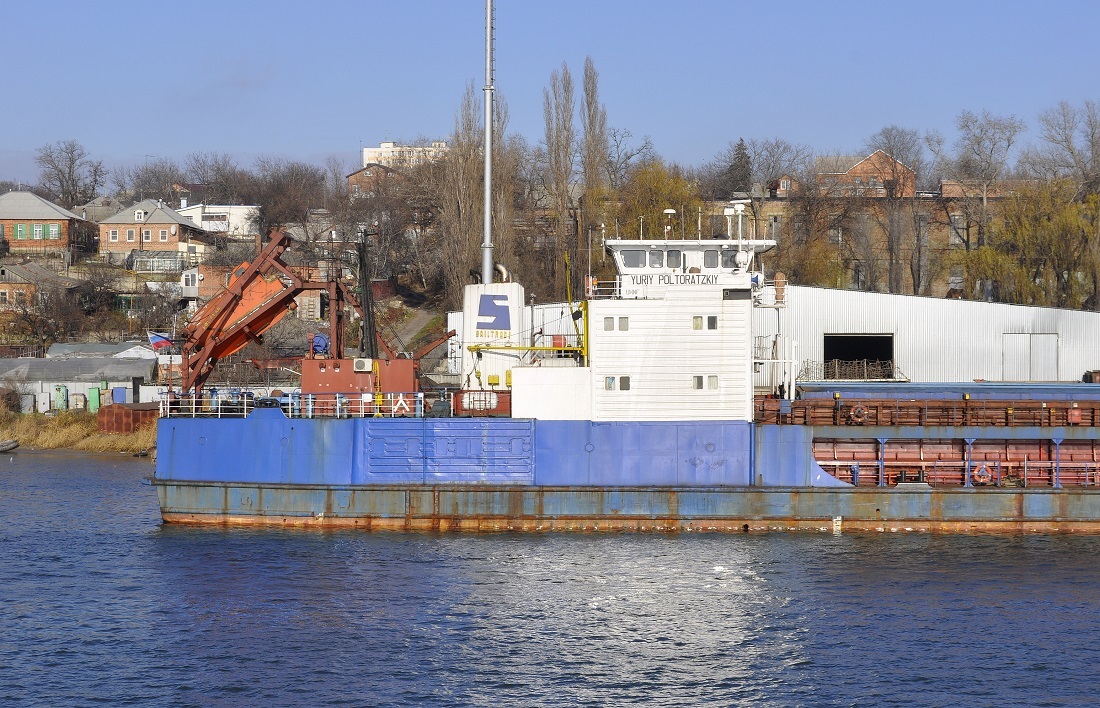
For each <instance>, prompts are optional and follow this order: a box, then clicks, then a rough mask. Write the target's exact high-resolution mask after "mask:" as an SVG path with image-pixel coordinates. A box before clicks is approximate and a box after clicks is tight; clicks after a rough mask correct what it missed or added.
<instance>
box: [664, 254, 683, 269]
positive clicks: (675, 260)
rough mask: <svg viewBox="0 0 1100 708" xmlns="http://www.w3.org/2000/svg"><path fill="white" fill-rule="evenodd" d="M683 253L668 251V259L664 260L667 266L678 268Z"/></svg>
mask: <svg viewBox="0 0 1100 708" xmlns="http://www.w3.org/2000/svg"><path fill="white" fill-rule="evenodd" d="M682 258H683V253H682V252H680V251H669V252H668V260H667V261H665V263H666V265H668V267H669V268H679V267H680V263H682V262H683V261H682Z"/></svg>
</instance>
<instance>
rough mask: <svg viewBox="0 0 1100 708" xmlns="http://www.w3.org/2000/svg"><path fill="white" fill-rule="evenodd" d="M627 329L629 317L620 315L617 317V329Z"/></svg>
mask: <svg viewBox="0 0 1100 708" xmlns="http://www.w3.org/2000/svg"><path fill="white" fill-rule="evenodd" d="M629 329H630V318H629V317H620V318H619V331H620V332H626V331H627V330H629Z"/></svg>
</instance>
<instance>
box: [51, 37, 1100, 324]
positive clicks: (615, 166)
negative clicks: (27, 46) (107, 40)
mask: <svg viewBox="0 0 1100 708" xmlns="http://www.w3.org/2000/svg"><path fill="white" fill-rule="evenodd" d="M479 93H480V92H479V91H476V90H475V88H474V86H473V85H472V84H471V85H470V86H468V87H467V90H466V93H465V95H464V97H463V99H462V101H461V103H460V105H459V107H458V110H457V111H456V114H455V119H454V124H453V127H452V130H451V133H450V135H449V136H447V137H448V150H447V152H446V154H445V156H444V157H442V158H441V159H438V160H435V161H432V162H427V163H423V164H419V165H415V166H413V167H410V168H406V169H402V170H400V171H399V172H400V174H399V175H398V176H397V178H395V179H386V180H380V181H379V182H378V183H377V185H376V188H374V189H372V190H371V191H370V193H369V194H366V195H362V194H360V195H353V194H349V192H348V189H347V182H346V178H347V176H348V174H347V173H348V172H349V169H348V168H347V167H346V166H345V165H344V164H343V163H341V161H340V160H338V159H336V158H331V159H330V160H329V161H328V162H326V164H324V165H321V166H318V165H311V164H307V163H303V162H298V161H290V160H283V159H275V158H261V159H259V160H257V161H256V163H255V164H254V165H253V166H252V167H251V168H247V169H246V168H242V167H240V166H239V165H237V164H236V163H235V162H234V160H233V159H232V158H230V157H229V156H228V155H225V154H218V153H195V154H192V155H189V156H188V157H187V158H186V159H185V161H184V162H183V163H182V164H180V163H177V162H175V161H173V160H170V159H166V158H155V159H152V160H146V161H145V162H143V163H141V164H138V165H132V166H128V167H121V168H118V169H115V170H110V171H108V170H106V169H105V168H104V167H103V164H102V162H101V161H98V160H95V159H93V158H91V157H90V156H89V155H88V153H87V151H86V150H85V149H84V148H83V146H81V145H80V144H79V143H78V142H76V141H72V140H68V141H61V142H58V143H55V144H52V145H47V146H44V147H42V148H39V149H38V151H37V153H36V162H37V164H38V165H39V167H40V168H41V170H42V172H41V177H40V181H39V184H38V186H37V189H38V190H39V191H40V193H42V194H43V195H44V196H47V197H48V198H51V199H53V200H54V201H56V202H57V203H59V204H61V205H62V206H66V207H73V206H77V205H79V204H82V203H85V202H87V201H90V200H91V199H92V198H94V197H95V196H97V195H99V194H103V193H105V192H113V193H117V194H127V195H130V196H133V197H138V198H158V199H164V200H166V201H168V202H170V203H173V202H175V201H176V200H177V198H178V191H177V190H176V187H175V185H179V184H201V185H203V189H204V199H205V200H206V201H207V202H209V203H222V204H253V205H256V206H257V207H258V209H257V214H256V224H255V226H256V228H257V231H258V232H260V233H266V232H267V231H268V230H270V229H272V228H276V227H296V228H297V229H298V231H299V232H300V233H302V234H304V235H305V237H304V241H305V246H304V248H303V252H302V255H303V258H305V259H307V260H308V259H310V258H312V259H314V260H317V261H320V260H322V259H325V258H330V259H336V258H337V257H339V258H344V259H348V258H352V257H355V258H359V257H360V255H357V254H356V249H355V248H351V247H350V245H351V244H352V243H366V244H367V246H368V248H367V249H366V250H367V251H368V254H367V257H366V259H365V260H366V265H367V270H368V271H369V273H370V275H371V276H372V277H384V276H386V275H391V274H397V275H400V276H403V277H405V278H406V280H407V282H408V283H409V284H410V285H413V286H415V287H417V288H418V289H421V290H423V291H424V292H425V293H426V294H429V295H433V296H439V297H441V298H442V300H443V301H444V302H445V303H446V305H447V306H452V307H453V306H455V305H457V303H458V301H459V300H460V299H461V292H462V286H463V285H465V284H466V283H468V282H470V280H471V278H472V277H474V276H472V275H471V270H472V269H476V268H477V265H478V263H479V262H480V258H479V256H478V253H479V250H478V249H479V247H480V242H481V228H482V211H483V209H484V206H483V204H484V203H483V198H482V195H481V185H482V170H483V160H482V154H483V126H482V123H481V121H482V114H481V111H480V99H479V96H478V94H479ZM578 94H579V96H578ZM543 116H544V133H543V135H542V136H541V137H540V138H539V140H538V141H537V142H532V141H529V140H528V139H526V138H525V137H523V136H521V135H518V134H515V133H511V132H509V129H508V105H507V101H506V100H503V99H498V100H497V103H496V106H495V126H494V128H495V134H494V138H493V151H494V156H493V157H494V160H493V164H494V172H495V174H494V179H493V187H494V193H493V195H492V200H491V205H492V206H491V208H492V210H493V224H494V226H493V228H494V243H495V253H494V256H495V259H496V261H497V262H500V263H502V264H503V265H504V266H505V267H506V268H507V269H508V270H509V271H511V272H512V273H513V274H514V276H515V278H516V279H517V280H520V281H521V282H523V283H524V284H525V286H526V287H527V288H528V290H529V292H530V293H531V294H532V296H533V297H535V298H537V299H540V300H556V299H561V298H564V297H565V296H566V295H567V293H569V292H572V294H573V297H579V296H580V291H581V288H582V287H583V275H584V274H585V273H588V272H593V273H595V274H597V275H600V274H604V273H608V272H609V266H608V264H606V263H604V262H603V259H602V249H601V248H600V245H599V244H600V240H601V239H602V238H605V237H606V238H614V237H621V238H626V237H634V236H637V235H645V236H646V237H655V236H662V235H672V236H680V235H687V236H689V237H693V236H695V235H700V236H703V237H711V236H714V235H716V234H718V233H723V232H724V231H725V229H726V222H725V220H724V219H723V217H722V216H721V215H720V214H714V213H708V211H707V208H706V207H705V205H706V204H708V203H710V204H713V203H714V202H721V201H724V200H729V199H732V198H735V197H736V198H744V199H746V200H748V202H749V213H750V217H751V219H752V220H753V221H754V222H755V223H756V228H757V234H758V235H760V236H765V235H774V236H776V238H777V240H778V242H779V247H778V248H777V249H776V251H775V253H774V255H772V256H770V257H769V258H770V260H769V261H767V263H766V266H767V268H768V269H769V270H782V271H783V272H785V273H787V274H788V276H789V277H790V279H791V280H792V281H793V282H798V283H802V284H810V285H830V286H837V285H839V286H841V287H858V288H863V289H868V290H878V291H885V292H895V293H902V292H909V293H913V294H933V293H934V292H936V289H937V287H939V288H940V289H941V290H942V286H943V284H944V283H945V282H946V281H950V282H953V283H957V284H958V285H959V287H958V290H959V291H960V293H961V294H962V295H963V296H965V297H977V298H986V299H993V300H998V301H1003V302H1015V303H1024V304H1035V305H1056V306H1062V307H1072V308H1089V309H1095V310H1100V111H1098V106H1097V103H1095V102H1093V101H1086V102H1084V103H1083V104H1082V105H1071V104H1068V103H1061V104H1059V105H1058V106H1055V107H1053V108H1051V109H1049V110H1047V111H1044V112H1043V113H1041V114H1040V115H1039V116H1038V118H1037V124H1036V126H1035V127H1036V128H1037V131H1036V132H1037V135H1038V139H1037V142H1036V143H1035V144H1031V145H1024V146H1021V145H1020V144H1019V143H1020V140H1021V136H1023V135H1024V134H1025V132H1026V131H1027V130H1028V127H1029V126H1028V125H1027V124H1026V123H1025V122H1024V121H1023V120H1021V119H1020V118H1018V117H1016V116H1012V115H996V114H993V113H990V112H988V111H980V112H972V111H969V110H964V111H962V112H960V113H959V114H958V116H957V118H956V121H955V128H956V136H957V137H956V138H955V139H954V140H953V141H952V142H950V143H949V142H948V141H947V140H946V139H945V138H944V137H943V136H942V135H940V134H939V133H937V132H935V131H929V132H921V131H919V130H917V129H914V128H908V127H902V126H898V125H889V126H886V127H884V128H882V129H881V130H879V131H878V132H876V133H875V134H874V135H871V136H870V137H868V139H867V140H866V142H865V144H864V145H862V146H860V150H861V151H862V152H860V153H859V154H861V155H869V154H871V153H873V152H874V151H876V150H882V151H883V152H884V153H885V154H887V155H889V156H890V157H892V158H893V159H894V160H895V161H896V162H897V163H898V165H900V166H903V167H904V168H905V169H907V170H911V171H912V172H911V174H912V179H913V181H914V185H913V186H914V188H915V190H916V192H917V194H918V197H916V198H914V197H910V196H907V193H906V192H905V191H904V190H901V189H894V188H892V187H889V186H888V188H887V189H886V190H885V195H884V196H877V197H875V198H873V199H872V198H867V197H865V198H859V197H858V196H856V195H846V196H845V197H844V198H837V196H836V195H834V194H830V193H829V192H828V190H826V189H822V188H821V186H820V185H819V183H818V179H817V175H818V174H819V173H820V172H821V165H822V164H823V163H824V162H828V161H829V159H830V158H836V157H839V156H837V155H830V154H826V153H820V152H815V151H814V149H813V148H811V147H809V146H806V145H799V144H795V143H791V142H789V141H786V140H784V139H782V138H779V137H775V138H748V139H744V138H742V139H738V140H736V141H731V142H730V143H729V144H728V145H727V146H726V147H725V148H723V149H722V150H720V151H719V152H718V153H717V154H716V155H715V156H714V158H712V159H711V160H709V161H707V162H706V163H704V164H702V165H694V166H692V165H680V164H678V163H676V162H672V161H666V160H665V159H663V158H662V157H661V156H660V155H658V154H657V152H656V150H655V149H654V146H653V144H652V141H651V140H649V138H647V137H641V138H636V137H635V136H634V135H632V134H631V132H630V131H629V130H628V129H626V128H623V127H616V126H614V125H612V124H610V123H609V121H608V115H607V111H606V108H605V106H604V105H603V103H602V101H601V99H600V94H599V74H598V72H597V70H596V68H595V65H594V63H593V62H592V60H591V58H588V59H587V60H586V61H585V64H584V68H583V72H582V76H581V82H580V86H579V88H578V87H577V86H576V85H575V84H574V79H573V75H572V72H571V71H570V68H569V66H568V65H567V64H565V63H563V64H562V65H561V66H560V67H559V68H557V69H555V70H554V71H553V72H552V73H551V75H550V77H549V83H548V85H547V87H546V88H545V89H544V96H543ZM413 142H414V143H415V141H413ZM898 169H901V168H900V167H899V168H898ZM784 179H787V180H790V183H791V191H790V193H789V194H788V195H787V198H786V200H785V204H784V218H783V220H782V222H777V223H780V229H779V231H778V232H775V233H771V232H768V233H765V232H764V227H765V219H766V218H767V214H768V213H769V211H768V210H769V208H770V207H769V194H770V189H772V190H773V189H774V187H775V186H776V185H777V184H778V183H779V181H780V180H784ZM902 179H907V177H905V176H904V175H887V176H886V180H885V182H886V184H887V185H890V184H895V185H896V184H898V183H899V181H900V180H902ZM945 181H946V182H952V183H954V184H956V185H961V186H960V187H959V189H958V190H957V192H956V193H953V194H950V195H949V194H946V193H942V192H941V191H940V185H941V184H943V183H944V182H945ZM669 209H671V210H673V211H674V213H673V214H668V213H666V210H669ZM320 211H323V213H324V218H323V219H318V218H316V217H317V214H318V213H319V212H320ZM334 239H335V240H336V241H338V242H342V243H344V244H345V245H347V246H348V248H343V249H341V248H339V247H338V246H334V244H333V243H332V242H333V240H334ZM360 250H362V249H360ZM341 254H342V255H341ZM348 254H352V255H348ZM237 255H239V254H232V257H235V256H237ZM227 258H229V259H230V260H231V257H230V256H227ZM567 261H568V264H569V265H568V266H567V265H566V263H567ZM346 265H347V267H349V268H351V267H352V264H351V263H348V264H346Z"/></svg>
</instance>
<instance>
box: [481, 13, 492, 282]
mask: <svg viewBox="0 0 1100 708" xmlns="http://www.w3.org/2000/svg"><path fill="white" fill-rule="evenodd" d="M483 90H484V91H485V219H484V223H485V232H484V234H483V236H482V240H481V282H483V283H491V282H493V0H485V88H484V89H483Z"/></svg>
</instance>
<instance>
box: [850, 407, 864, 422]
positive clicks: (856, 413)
mask: <svg viewBox="0 0 1100 708" xmlns="http://www.w3.org/2000/svg"><path fill="white" fill-rule="evenodd" d="M848 420H850V421H852V422H853V423H855V424H856V425H863V423H864V421H866V420H867V411H865V410H864V409H863V406H862V405H860V404H858V403H857V404H856V405H855V407H854V408H852V410H851V411H850V412H849V413H848Z"/></svg>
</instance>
